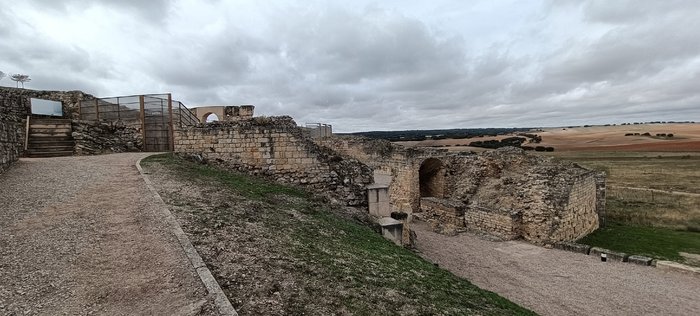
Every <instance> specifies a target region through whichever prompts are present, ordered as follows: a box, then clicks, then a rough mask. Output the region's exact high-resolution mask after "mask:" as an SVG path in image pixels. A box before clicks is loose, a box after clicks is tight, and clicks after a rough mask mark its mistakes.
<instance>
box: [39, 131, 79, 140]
mask: <svg viewBox="0 0 700 316" xmlns="http://www.w3.org/2000/svg"><path fill="white" fill-rule="evenodd" d="M71 135H73V133H72V132H69V133H66V132H56V133H50V132H49V133H29V140H30V141H31V139H32V138H40V137H45V138H52V137H72V136H71Z"/></svg>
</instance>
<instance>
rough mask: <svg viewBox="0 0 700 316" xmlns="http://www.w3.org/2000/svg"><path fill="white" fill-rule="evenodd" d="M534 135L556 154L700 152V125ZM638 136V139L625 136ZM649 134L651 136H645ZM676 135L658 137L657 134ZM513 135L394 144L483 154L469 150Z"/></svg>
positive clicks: (577, 129) (585, 129) (567, 130)
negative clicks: (579, 152)
mask: <svg viewBox="0 0 700 316" xmlns="http://www.w3.org/2000/svg"><path fill="white" fill-rule="evenodd" d="M531 133H535V134H538V135H540V136H542V142H541V143H539V144H527V143H526V144H524V145H531V146H532V145H540V146H549V147H554V149H555V151H557V152H559V151H615V152H620V151H626V152H700V123H687V124H685V123H684V124H639V125H617V126H592V127H574V128H565V127H564V128H548V129H544V130H543V131H533V132H531ZM629 133H632V134H634V133H639V134H640V135H638V136H625V134H629ZM644 133H649V134H650V135H652V136H642V135H641V134H644ZM669 133H670V134H673V137H657V136H656V134H669ZM511 136H513V135H500V136H485V137H472V138H464V139H440V140H432V139H428V140H422V141H405V142H395V143H396V144H400V145H403V146H407V147H442V148H446V149H447V150H449V151H469V150H474V151H476V150H483V149H477V148H476V147H469V146H468V145H469V143H471V142H474V141H486V140H501V139H503V138H506V137H511Z"/></svg>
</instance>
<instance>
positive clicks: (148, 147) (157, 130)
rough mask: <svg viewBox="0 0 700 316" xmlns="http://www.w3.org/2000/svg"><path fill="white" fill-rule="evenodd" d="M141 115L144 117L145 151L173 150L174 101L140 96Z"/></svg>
mask: <svg viewBox="0 0 700 316" xmlns="http://www.w3.org/2000/svg"><path fill="white" fill-rule="evenodd" d="M140 97H141V100H140V103H141V111H142V112H141V113H142V114H141V115H142V117H143V119H142V124H143V150H144V151H170V150H173V146H172V140H173V139H172V137H173V126H172V118H173V108H172V99H170V95H168V99H163V98H157V97H152V96H143V95H142V96H140Z"/></svg>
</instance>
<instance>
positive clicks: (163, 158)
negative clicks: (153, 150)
mask: <svg viewBox="0 0 700 316" xmlns="http://www.w3.org/2000/svg"><path fill="white" fill-rule="evenodd" d="M142 163H143V164H144V165H148V164H150V163H160V164H162V165H164V166H169V167H170V168H176V169H177V170H178V172H179V173H180V174H181V175H182V176H185V177H200V178H206V179H208V180H214V181H217V182H218V183H220V184H222V185H224V186H227V187H231V188H235V189H236V192H238V193H239V194H241V195H243V196H244V197H246V198H249V199H253V200H262V199H266V198H270V197H273V196H274V195H277V194H284V195H288V196H294V197H307V196H308V193H307V192H305V191H303V190H300V189H298V188H294V187H290V186H284V185H279V184H276V183H272V182H269V181H266V180H265V179H261V178H255V177H250V176H247V175H244V174H240V173H233V172H224V171H222V170H221V169H218V168H216V167H213V166H209V165H202V164H196V163H192V162H187V161H184V160H182V159H179V158H177V157H175V156H174V155H172V154H160V155H154V156H150V157H148V158H146V159H144V160H143V161H142Z"/></svg>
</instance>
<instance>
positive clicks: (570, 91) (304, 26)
mask: <svg viewBox="0 0 700 316" xmlns="http://www.w3.org/2000/svg"><path fill="white" fill-rule="evenodd" d="M698 30H700V1H695V0H688V1H683V0H679V1H674V0H664V1H656V0H649V1H645V0H630V1H626V0H615V1H610V0H601V1H578V0H551V1H523V0H512V1H493V0H488V1H459V0H456V1H447V0H445V1H442V0H431V1H405V0H394V1H364V0H353V1H313V0H305V1H261V0H253V1H247V0H236V1H224V0H209V1H201V0H200V1H194V0H192V1H189V0H188V1H166V0H157V1H156V0H148V1H146V0H122V1H113V0H102V1H99V0H96V1H87V0H64V1H56V0H32V1H30V0H23V1H15V0H0V71H3V72H5V73H23V74H28V75H30V76H31V78H32V81H31V82H30V83H28V84H27V85H26V87H27V88H32V89H47V90H82V91H84V92H87V93H90V94H94V95H96V96H98V97H107V96H118V95H131V94H142V93H162V92H171V93H173V98H175V99H177V100H180V101H182V102H183V103H185V104H186V105H188V106H199V105H239V104H253V105H255V106H256V115H284V114H288V115H291V116H292V117H294V118H295V119H296V121H297V123H300V124H303V123H305V122H324V123H330V124H333V125H334V130H336V131H345V132H347V131H366V130H396V129H436V128H469V127H513V126H517V127H535V126H562V125H574V124H576V125H581V124H599V123H621V122H631V121H651V120H695V121H700V80H699V79H700V31H698ZM0 85H2V86H14V82H12V81H10V80H9V79H8V78H5V79H2V80H0Z"/></svg>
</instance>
